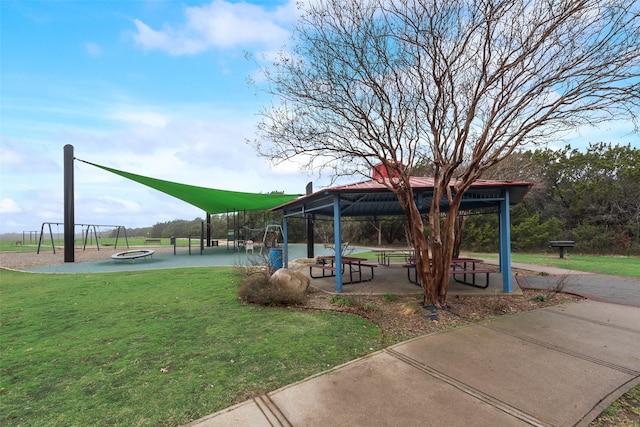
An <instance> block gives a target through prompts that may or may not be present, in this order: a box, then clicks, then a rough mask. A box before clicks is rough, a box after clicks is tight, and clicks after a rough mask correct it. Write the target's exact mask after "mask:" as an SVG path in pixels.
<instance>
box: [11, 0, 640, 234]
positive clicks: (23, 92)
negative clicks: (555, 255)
mask: <svg viewBox="0 0 640 427" xmlns="http://www.w3.org/2000/svg"><path fill="white" fill-rule="evenodd" d="M296 17H297V11H296V6H295V1H254V2H247V3H241V2H229V1H220V0H217V1H213V2H204V1H197V2H196V1H182V2H178V1H162V0H135V1H134V0H131V1H6V0H2V1H0V19H1V22H0V43H1V45H0V144H1V145H0V162H1V163H0V166H1V170H0V233H4V232H22V231H29V230H39V229H40V225H41V223H42V222H45V221H51V222H62V220H63V186H62V183H63V169H62V161H63V147H64V145H65V144H72V145H73V146H74V147H75V155H76V157H78V158H80V159H83V160H87V161H90V162H94V163H99V164H103V165H106V166H110V167H114V168H117V169H121V170H125V171H128V172H134V173H138V174H142V175H148V176H152V177H155V178H160V179H167V180H172V181H178V182H182V183H187V184H192V185H200V186H204V187H211V188H220V189H226V190H236V191H248V192H269V191H274V190H277V191H284V192H287V193H303V192H304V188H305V185H306V183H307V182H309V181H314V188H316V189H319V188H321V187H323V186H326V185H327V184H328V182H329V179H328V177H317V176H306V175H303V174H300V173H299V172H298V171H297V170H296V168H295V166H294V165H288V166H281V167H277V168H274V167H273V166H272V165H270V164H269V162H268V161H267V160H265V159H263V158H259V157H258V156H257V155H256V153H255V152H254V150H253V148H252V147H250V146H249V145H247V143H246V142H245V141H246V140H247V139H254V137H255V126H256V123H257V121H258V117H257V116H256V113H257V112H258V110H259V108H260V107H261V106H264V105H267V104H268V102H269V99H267V98H265V96H264V95H260V94H256V91H255V89H254V88H252V87H250V86H249V85H248V84H247V78H248V77H250V76H252V75H255V73H256V71H257V68H258V64H256V61H260V60H261V59H260V58H263V57H269V55H270V54H273V53H274V52H276V51H278V50H279V48H280V47H281V46H282V44H283V43H284V42H285V41H286V38H287V37H288V35H289V30H290V28H291V25H292V24H293V23H294V22H295V20H296ZM246 53H249V54H250V55H251V56H252V57H253V60H247V59H246V57H245V54H246ZM631 129H632V127H631V125H630V124H628V123H624V122H622V123H620V122H613V123H611V124H608V125H606V126H603V127H601V128H599V129H582V130H580V131H579V132H576V134H575V135H570V136H569V140H568V142H569V143H571V144H572V146H575V147H581V146H582V147H583V146H585V145H586V144H587V143H588V142H590V141H591V142H597V141H611V142H620V143H625V144H626V143H629V142H631V143H634V144H638V142H637V140H635V142H634V138H637V136H629V134H628V133H629V132H630V131H631ZM561 145H564V143H563V144H561ZM75 201H76V222H79V223H92V224H116V225H125V226H126V227H140V226H147V225H153V224H155V223H156V222H162V221H170V220H173V219H177V218H180V219H192V218H195V217H197V216H203V212H200V211H199V210H198V209H197V208H195V207H192V206H190V205H187V204H185V203H183V202H181V201H179V200H176V199H173V198H171V197H169V196H165V195H163V194H162V193H159V192H156V191H155V190H152V189H149V188H146V187H144V186H141V185H139V184H136V183H133V182H131V181H128V180H126V179H124V178H120V177H118V176H116V175H113V174H110V173H108V172H106V171H103V170H101V169H97V168H95V167H92V166H89V165H86V164H83V163H79V162H76V165H75Z"/></svg>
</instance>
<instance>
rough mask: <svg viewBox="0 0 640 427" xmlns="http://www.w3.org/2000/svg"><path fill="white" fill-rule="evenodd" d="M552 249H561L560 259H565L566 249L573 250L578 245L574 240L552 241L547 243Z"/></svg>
mask: <svg viewBox="0 0 640 427" xmlns="http://www.w3.org/2000/svg"><path fill="white" fill-rule="evenodd" d="M547 245H549V247H550V248H560V258H564V248H572V247H574V246H575V245H576V242H574V241H573V240H550V241H548V242H547Z"/></svg>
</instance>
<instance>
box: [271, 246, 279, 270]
mask: <svg viewBox="0 0 640 427" xmlns="http://www.w3.org/2000/svg"><path fill="white" fill-rule="evenodd" d="M269 265H270V266H271V269H272V270H277V269H279V268H282V249H271V250H270V251H269Z"/></svg>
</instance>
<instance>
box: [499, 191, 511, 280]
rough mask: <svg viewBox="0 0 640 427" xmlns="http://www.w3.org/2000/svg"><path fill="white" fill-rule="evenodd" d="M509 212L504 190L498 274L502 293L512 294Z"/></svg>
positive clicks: (507, 198)
mask: <svg viewBox="0 0 640 427" xmlns="http://www.w3.org/2000/svg"><path fill="white" fill-rule="evenodd" d="M509 214H510V212H509V190H505V192H504V199H503V200H502V201H501V202H500V262H499V264H500V272H501V273H502V291H503V292H505V293H511V292H513V284H512V279H511V219H510V215H509Z"/></svg>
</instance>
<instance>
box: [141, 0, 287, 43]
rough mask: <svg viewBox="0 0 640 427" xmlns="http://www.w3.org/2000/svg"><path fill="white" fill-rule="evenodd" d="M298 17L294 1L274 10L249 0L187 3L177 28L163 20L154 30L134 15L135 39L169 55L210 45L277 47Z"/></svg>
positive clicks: (215, 0) (216, 0)
mask: <svg viewBox="0 0 640 427" xmlns="http://www.w3.org/2000/svg"><path fill="white" fill-rule="evenodd" d="M296 17H297V13H296V6H295V2H293V1H290V2H288V3H286V4H284V5H282V6H280V7H278V8H276V9H274V10H267V9H265V8H264V7H261V6H258V5H253V4H248V3H230V2H227V1H222V0H214V1H213V2H211V3H209V4H207V5H203V6H193V7H187V8H185V10H184V18H185V22H184V24H183V25H182V26H180V27H178V28H176V27H174V26H172V25H170V24H165V25H164V26H163V28H162V29H161V30H154V29H153V28H151V27H150V26H149V25H147V24H145V23H144V22H142V21H141V20H139V19H134V24H135V26H136V29H137V32H136V33H135V34H134V40H135V42H136V43H137V44H138V45H139V46H141V47H142V48H143V49H147V50H162V51H165V52H168V53H169V54H171V55H176V56H178V55H193V54H197V53H201V52H204V51H206V50H207V49H209V48H225V49H227V48H237V47H242V46H245V47H246V46H254V45H257V46H260V47H261V48H262V49H266V50H269V49H277V48H279V47H280V46H281V45H282V43H283V42H284V41H285V39H286V38H287V37H288V35H289V29H288V27H289V26H290V25H291V24H292V23H293V22H294V21H295V19H296Z"/></svg>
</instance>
